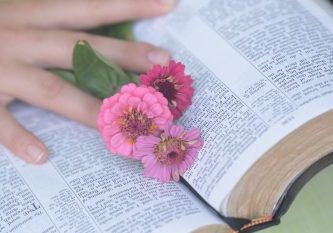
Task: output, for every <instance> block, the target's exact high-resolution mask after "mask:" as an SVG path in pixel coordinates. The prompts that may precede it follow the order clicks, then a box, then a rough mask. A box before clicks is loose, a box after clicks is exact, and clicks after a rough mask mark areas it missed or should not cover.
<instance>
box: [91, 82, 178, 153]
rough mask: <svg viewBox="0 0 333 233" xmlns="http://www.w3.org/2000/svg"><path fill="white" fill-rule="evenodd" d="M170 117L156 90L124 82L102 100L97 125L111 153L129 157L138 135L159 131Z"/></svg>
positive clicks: (166, 102)
mask: <svg viewBox="0 0 333 233" xmlns="http://www.w3.org/2000/svg"><path fill="white" fill-rule="evenodd" d="M172 119H173V117H172V114H171V112H170V110H169V108H168V101H167V100H166V99H165V98H164V97H163V95H162V94H161V93H160V92H158V91H156V90H155V89H154V88H152V87H147V86H140V87H137V86H136V85H135V84H128V85H125V86H123V87H122V88H121V90H120V92H118V93H117V94H115V95H114V96H112V97H110V98H107V99H104V101H103V104H102V106H101V109H100V113H99V116H98V122H97V124H98V129H99V131H100V133H101V135H102V137H103V139H104V141H105V143H106V145H107V147H108V149H109V150H110V151H111V153H115V154H119V155H122V156H125V157H132V153H133V145H134V143H135V142H136V140H137V138H138V137H139V136H143V135H145V136H147V135H150V134H159V133H160V131H161V129H162V128H163V127H164V126H165V125H166V124H168V123H170V122H171V121H172Z"/></svg>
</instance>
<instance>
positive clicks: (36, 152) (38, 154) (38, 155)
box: [26, 145, 45, 163]
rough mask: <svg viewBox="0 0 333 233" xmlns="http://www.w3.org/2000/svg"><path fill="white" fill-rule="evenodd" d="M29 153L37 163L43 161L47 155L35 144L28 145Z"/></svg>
mask: <svg viewBox="0 0 333 233" xmlns="http://www.w3.org/2000/svg"><path fill="white" fill-rule="evenodd" d="M26 151H27V154H28V156H29V157H30V158H31V159H32V160H33V161H34V162H35V163H39V162H41V161H42V159H43V158H44V156H45V153H44V151H43V150H42V149H41V148H40V147H38V146H35V145H30V146H28V147H27V150H26Z"/></svg>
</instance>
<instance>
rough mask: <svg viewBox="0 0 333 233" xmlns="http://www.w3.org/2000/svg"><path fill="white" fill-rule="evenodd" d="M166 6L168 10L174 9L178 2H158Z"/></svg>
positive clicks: (158, 0)
mask: <svg viewBox="0 0 333 233" xmlns="http://www.w3.org/2000/svg"><path fill="white" fill-rule="evenodd" d="M156 1H157V2H159V3H162V4H163V5H165V6H166V8H167V10H169V9H171V8H173V7H174V6H175V5H176V2H177V1H176V0H156Z"/></svg>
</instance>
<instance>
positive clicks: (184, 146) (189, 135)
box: [133, 124, 203, 182]
mask: <svg viewBox="0 0 333 233" xmlns="http://www.w3.org/2000/svg"><path fill="white" fill-rule="evenodd" d="M202 145H203V141H202V139H201V137H200V131H199V130H198V129H191V130H189V131H185V130H184V128H183V127H182V126H176V125H171V124H169V125H167V126H166V127H165V129H164V132H163V133H162V134H161V135H160V136H154V135H149V136H140V137H139V138H138V139H137V141H136V144H135V147H134V153H133V156H134V157H135V158H137V159H141V160H142V163H143V164H144V167H145V175H146V176H148V177H152V178H156V179H158V180H160V181H162V182H169V181H170V180H175V181H178V180H179V177H180V176H181V175H183V174H184V172H185V171H186V170H187V169H189V168H190V167H191V166H192V164H193V163H194V161H195V159H196V158H197V156H198V153H199V151H200V149H201V147H202Z"/></svg>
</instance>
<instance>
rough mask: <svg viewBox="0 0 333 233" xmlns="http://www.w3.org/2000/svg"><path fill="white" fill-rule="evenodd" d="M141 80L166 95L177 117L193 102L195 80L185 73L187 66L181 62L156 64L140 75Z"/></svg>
mask: <svg viewBox="0 0 333 233" xmlns="http://www.w3.org/2000/svg"><path fill="white" fill-rule="evenodd" d="M140 81H141V84H143V85H147V86H151V87H153V88H155V89H156V90H158V91H159V92H161V93H162V94H163V95H164V97H165V98H166V99H167V100H168V103H169V108H170V110H171V113H172V115H173V116H174V118H175V119H178V118H180V117H181V116H182V115H183V113H184V112H185V110H186V109H187V108H188V107H189V106H190V105H191V104H192V97H193V92H194V90H193V87H192V83H193V80H192V78H191V76H190V75H186V74H185V66H184V65H183V64H182V63H180V62H178V63H176V62H175V61H170V63H169V65H168V66H160V65H155V66H154V67H153V68H152V69H151V70H149V71H148V72H147V73H146V74H143V75H141V76H140Z"/></svg>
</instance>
